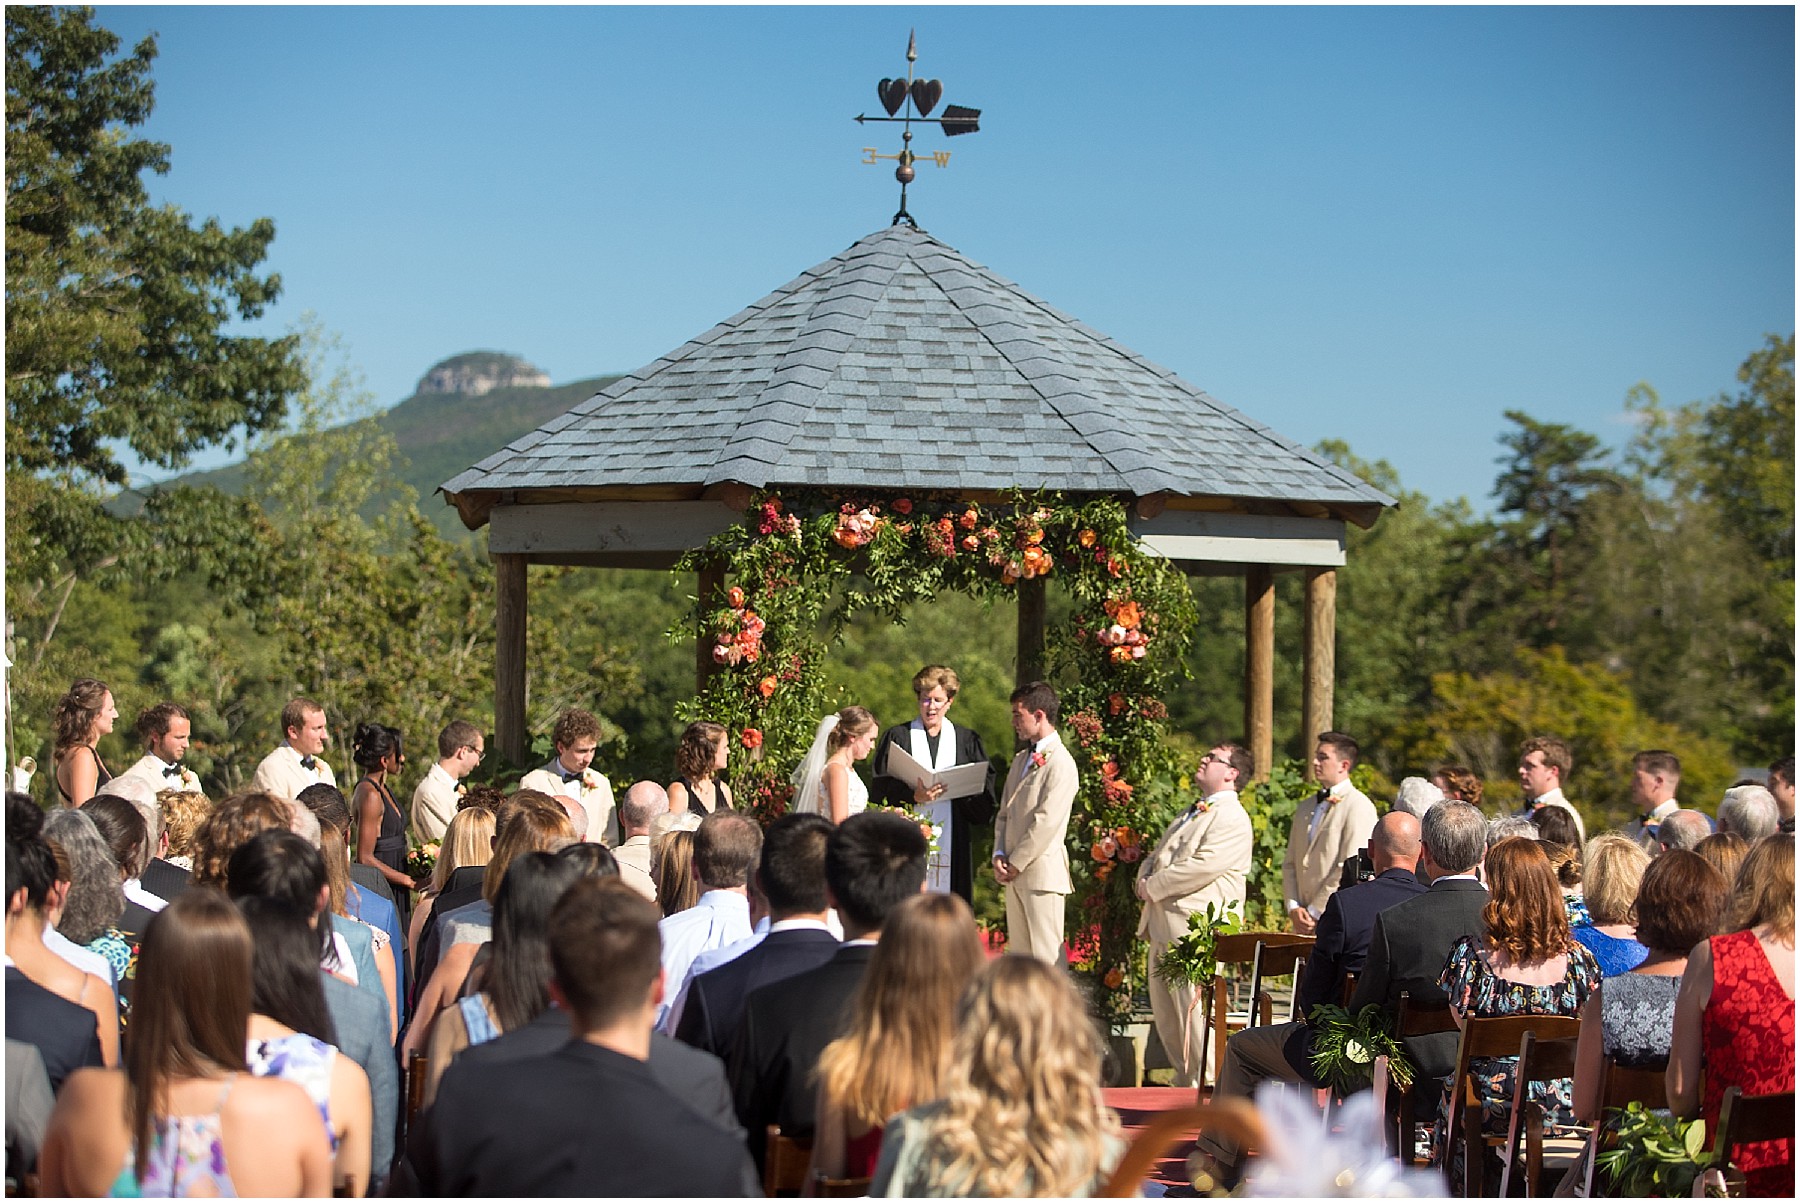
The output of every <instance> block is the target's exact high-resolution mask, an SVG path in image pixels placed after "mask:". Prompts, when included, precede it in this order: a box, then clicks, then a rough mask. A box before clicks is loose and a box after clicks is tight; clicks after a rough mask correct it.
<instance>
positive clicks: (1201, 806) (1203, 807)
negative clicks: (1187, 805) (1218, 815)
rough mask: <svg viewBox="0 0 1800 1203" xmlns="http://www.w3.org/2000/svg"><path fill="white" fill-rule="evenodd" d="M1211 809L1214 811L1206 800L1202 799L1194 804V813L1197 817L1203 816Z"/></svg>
mask: <svg viewBox="0 0 1800 1203" xmlns="http://www.w3.org/2000/svg"><path fill="white" fill-rule="evenodd" d="M1211 809H1212V804H1211V803H1209V802H1208V801H1207V800H1206V799H1205V798H1202V799H1200V800H1199V801H1198V802H1196V803H1194V813H1195V814H1197V815H1203V814H1205V813H1206V812H1207V811H1209V810H1211Z"/></svg>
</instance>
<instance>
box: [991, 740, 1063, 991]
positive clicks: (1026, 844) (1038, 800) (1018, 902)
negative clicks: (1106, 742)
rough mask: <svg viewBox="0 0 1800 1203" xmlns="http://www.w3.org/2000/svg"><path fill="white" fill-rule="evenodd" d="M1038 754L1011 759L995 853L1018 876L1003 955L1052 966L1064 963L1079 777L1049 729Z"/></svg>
mask: <svg viewBox="0 0 1800 1203" xmlns="http://www.w3.org/2000/svg"><path fill="white" fill-rule="evenodd" d="M1039 751H1041V752H1042V754H1043V757H1044V763H1043V764H1033V763H1032V758H1033V756H1034V755H1035V754H1036V753H1034V751H1033V750H1032V749H1026V750H1025V751H1023V752H1020V753H1019V754H1018V755H1017V756H1015V757H1013V762H1012V770H1011V771H1010V772H1009V773H1007V775H1006V790H1005V793H1004V794H1003V795H1002V797H1001V802H1000V813H999V815H997V816H996V817H995V819H994V854H995V855H996V856H998V855H1000V854H1001V853H1004V854H1005V855H1006V859H1007V860H1008V861H1010V862H1011V863H1012V866H1013V868H1015V869H1017V870H1018V871H1019V875H1018V876H1017V877H1016V878H1014V879H1013V880H1012V881H1010V882H1008V883H1007V885H1006V887H1005V894H1006V951H1007V952H1010V953H1018V954H1020V955H1022V956H1033V957H1036V958H1038V959H1039V960H1040V961H1049V962H1051V963H1052V964H1056V963H1060V962H1061V960H1062V944H1063V907H1064V903H1065V902H1066V901H1067V899H1068V896H1069V894H1070V892H1071V891H1072V890H1073V889H1074V884H1073V883H1072V882H1071V881H1070V879H1069V844H1068V836H1069V812H1070V810H1071V809H1073V807H1074V805H1075V791H1076V789H1077V788H1078V787H1079V786H1080V784H1081V774H1080V772H1079V770H1077V769H1076V767H1075V758H1074V757H1073V756H1071V755H1069V750H1068V749H1067V748H1065V747H1063V744H1062V738H1061V736H1059V735H1057V734H1056V732H1054V731H1052V732H1051V733H1050V734H1049V735H1047V736H1045V738H1044V744H1043V747H1042V748H1041V749H1039Z"/></svg>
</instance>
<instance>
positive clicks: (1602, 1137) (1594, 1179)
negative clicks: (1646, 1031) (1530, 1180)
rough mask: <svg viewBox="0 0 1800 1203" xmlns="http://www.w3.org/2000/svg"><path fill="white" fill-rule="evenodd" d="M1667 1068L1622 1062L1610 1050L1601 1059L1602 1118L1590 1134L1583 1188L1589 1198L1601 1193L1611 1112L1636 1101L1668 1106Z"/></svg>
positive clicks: (1610, 1137)
mask: <svg viewBox="0 0 1800 1203" xmlns="http://www.w3.org/2000/svg"><path fill="white" fill-rule="evenodd" d="M1666 1068H1667V1067H1666V1066H1665V1065H1654V1066H1649V1067H1645V1068H1638V1067H1636V1066H1628V1065H1620V1064H1619V1063H1618V1062H1617V1061H1615V1060H1613V1057H1612V1054H1611V1053H1608V1054H1607V1055H1606V1059H1605V1061H1603V1062H1602V1063H1601V1069H1600V1074H1601V1077H1600V1118H1599V1120H1598V1121H1597V1122H1596V1123H1595V1124H1594V1130H1593V1132H1592V1133H1590V1134H1589V1136H1588V1148H1587V1169H1586V1173H1585V1175H1584V1178H1583V1188H1582V1192H1581V1193H1582V1195H1583V1196H1585V1197H1586V1198H1589V1199H1597V1198H1599V1197H1600V1196H1599V1176H1598V1175H1599V1171H1600V1154H1601V1153H1602V1152H1604V1151H1605V1150H1606V1148H1607V1146H1609V1145H1610V1144H1611V1143H1612V1131H1611V1128H1610V1126H1609V1125H1608V1124H1607V1122H1606V1119H1607V1116H1608V1114H1609V1113H1610V1111H1611V1110H1612V1109H1613V1108H1615V1107H1625V1106H1628V1105H1629V1104H1631V1103H1634V1102H1636V1103H1642V1104H1643V1105H1644V1106H1646V1107H1650V1108H1658V1107H1661V1108H1667V1107H1668V1105H1669V1087H1668V1077H1667V1075H1666V1072H1665V1071H1666Z"/></svg>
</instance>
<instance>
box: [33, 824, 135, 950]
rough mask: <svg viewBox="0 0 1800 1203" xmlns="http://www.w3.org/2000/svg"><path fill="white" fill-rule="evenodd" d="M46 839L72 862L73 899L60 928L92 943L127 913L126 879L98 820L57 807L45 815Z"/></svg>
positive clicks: (74, 940) (58, 924)
mask: <svg viewBox="0 0 1800 1203" xmlns="http://www.w3.org/2000/svg"><path fill="white" fill-rule="evenodd" d="M44 839H45V840H47V841H49V842H50V843H52V844H55V845H56V846H57V847H58V848H61V849H62V853H63V859H65V860H66V861H68V864H69V898H68V901H67V902H65V903H64V904H63V911H62V917H61V918H60V919H58V920H57V922H56V930H57V931H59V932H61V933H62V934H63V935H64V936H65V937H66V938H67V939H68V940H70V941H71V942H72V943H75V944H91V943H93V942H94V941H95V940H96V939H98V938H99V937H100V936H102V935H104V934H106V929H107V928H109V927H111V926H112V925H113V924H115V923H117V922H118V921H119V916H120V915H123V914H124V913H125V882H124V880H123V879H122V878H121V877H120V876H119V862H118V861H116V860H114V859H113V855H112V850H111V849H110V848H108V847H107V846H106V840H105V839H104V838H103V837H102V836H101V834H100V829H99V828H98V827H96V826H94V820H93V819H92V818H90V817H89V816H87V815H84V814H82V813H81V812H80V811H79V810H71V809H68V808H66V807H60V806H59V807H57V808H56V809H55V810H52V811H51V812H50V813H49V814H47V815H45V816H44Z"/></svg>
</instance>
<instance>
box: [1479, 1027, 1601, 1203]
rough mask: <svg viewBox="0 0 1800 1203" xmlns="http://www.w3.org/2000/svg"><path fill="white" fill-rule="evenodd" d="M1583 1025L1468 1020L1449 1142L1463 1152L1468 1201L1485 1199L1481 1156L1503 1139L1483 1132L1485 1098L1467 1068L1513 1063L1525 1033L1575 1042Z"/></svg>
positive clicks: (1482, 1159)
mask: <svg viewBox="0 0 1800 1203" xmlns="http://www.w3.org/2000/svg"><path fill="white" fill-rule="evenodd" d="M1580 1030H1581V1020H1579V1019H1577V1018H1576V1017H1575V1016H1573V1015H1465V1016H1464V1017H1463V1021H1462V1041H1461V1043H1460V1044H1459V1045H1458V1046H1457V1050H1456V1071H1455V1074H1454V1076H1453V1077H1452V1078H1451V1080H1450V1117H1449V1126H1448V1129H1447V1130H1448V1133H1449V1141H1450V1143H1451V1144H1452V1145H1455V1144H1457V1143H1459V1142H1460V1143H1461V1144H1462V1146H1463V1176H1464V1187H1463V1189H1464V1192H1465V1196H1466V1197H1468V1198H1474V1197H1476V1196H1478V1195H1480V1194H1481V1193H1482V1190H1481V1187H1482V1165H1483V1161H1484V1158H1483V1156H1482V1154H1483V1153H1484V1152H1485V1151H1486V1150H1487V1148H1488V1147H1489V1146H1490V1145H1494V1146H1498V1145H1501V1144H1504V1143H1505V1141H1506V1138H1505V1137H1503V1136H1488V1135H1486V1134H1485V1133H1484V1132H1483V1131H1482V1129H1481V1097H1480V1095H1478V1094H1477V1093H1476V1090H1475V1083H1474V1082H1473V1081H1472V1080H1471V1079H1470V1077H1469V1064H1470V1062H1472V1061H1475V1060H1478V1059H1481V1058H1485V1057H1511V1056H1516V1055H1517V1054H1518V1051H1519V1043H1520V1041H1522V1040H1523V1039H1524V1038H1525V1034H1526V1033H1527V1032H1534V1033H1536V1035H1537V1038H1538V1039H1539V1040H1563V1039H1573V1038H1574V1037H1575V1035H1576V1034H1577V1033H1578V1032H1579V1031H1580Z"/></svg>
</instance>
